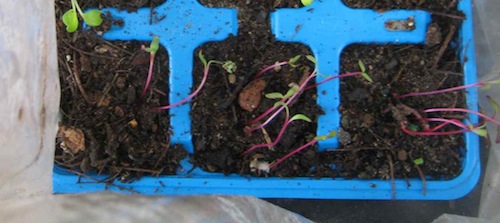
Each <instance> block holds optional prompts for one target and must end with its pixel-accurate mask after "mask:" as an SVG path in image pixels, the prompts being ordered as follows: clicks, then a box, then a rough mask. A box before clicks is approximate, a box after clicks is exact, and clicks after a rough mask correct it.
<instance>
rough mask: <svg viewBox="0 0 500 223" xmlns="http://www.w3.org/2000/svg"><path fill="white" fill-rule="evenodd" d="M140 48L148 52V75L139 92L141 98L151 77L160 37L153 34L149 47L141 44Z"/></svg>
mask: <svg viewBox="0 0 500 223" xmlns="http://www.w3.org/2000/svg"><path fill="white" fill-rule="evenodd" d="M141 48H142V50H144V51H146V52H149V71H148V77H147V79H146V84H145V85H144V90H142V93H141V98H142V97H144V95H145V94H146V91H147V90H148V88H149V84H150V83H151V79H152V77H153V66H154V62H155V55H156V52H157V51H158V49H159V48H160V38H159V37H157V36H155V37H154V38H153V42H151V44H150V45H149V47H146V46H144V45H142V46H141Z"/></svg>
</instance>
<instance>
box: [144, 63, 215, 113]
mask: <svg viewBox="0 0 500 223" xmlns="http://www.w3.org/2000/svg"><path fill="white" fill-rule="evenodd" d="M209 69H210V66H209V65H207V67H206V68H205V70H204V73H203V78H202V79H201V82H200V85H199V86H198V88H196V90H195V91H194V92H193V93H191V94H190V95H188V96H187V97H186V98H184V99H182V100H180V101H179V102H176V103H174V104H171V105H167V106H161V107H156V108H154V109H156V110H166V109H171V108H173V107H176V106H179V105H182V104H184V103H186V102H187V101H189V100H190V99H191V98H193V97H194V96H196V95H197V94H198V92H200V90H201V88H203V85H205V82H206V81H207V77H208V71H209Z"/></svg>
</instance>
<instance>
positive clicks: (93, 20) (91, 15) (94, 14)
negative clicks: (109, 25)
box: [82, 9, 102, 27]
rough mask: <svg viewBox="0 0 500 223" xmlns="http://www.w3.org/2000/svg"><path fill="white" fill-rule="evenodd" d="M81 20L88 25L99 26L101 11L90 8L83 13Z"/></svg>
mask: <svg viewBox="0 0 500 223" xmlns="http://www.w3.org/2000/svg"><path fill="white" fill-rule="evenodd" d="M82 17H83V21H84V22H85V23H86V24H87V25H89V26H94V27H95V26H100V25H101V24H102V17H101V11H99V10H98V9H94V10H90V11H88V12H86V13H85V14H83V16H82Z"/></svg>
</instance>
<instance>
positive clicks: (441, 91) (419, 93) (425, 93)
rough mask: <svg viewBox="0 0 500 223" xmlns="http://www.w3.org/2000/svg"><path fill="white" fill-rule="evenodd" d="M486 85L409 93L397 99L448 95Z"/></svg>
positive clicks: (470, 85) (478, 84) (481, 83)
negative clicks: (452, 92)
mask: <svg viewBox="0 0 500 223" xmlns="http://www.w3.org/2000/svg"><path fill="white" fill-rule="evenodd" d="M484 85H486V83H485V82H478V83H475V84H469V85H464V86H458V87H452V88H447V89H442V90H436V91H425V92H414V93H408V94H403V95H399V96H397V98H398V99H401V98H407V97H415V96H424V95H433V94H441V93H446V92H451V91H458V90H462V89H466V88H471V87H482V86H484Z"/></svg>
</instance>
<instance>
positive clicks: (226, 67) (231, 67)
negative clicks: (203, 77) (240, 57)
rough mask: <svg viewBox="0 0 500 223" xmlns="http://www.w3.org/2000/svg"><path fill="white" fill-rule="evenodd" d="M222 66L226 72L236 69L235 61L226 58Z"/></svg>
mask: <svg viewBox="0 0 500 223" xmlns="http://www.w3.org/2000/svg"><path fill="white" fill-rule="evenodd" d="M222 68H224V70H226V71H227V73H230V74H232V73H234V72H235V71H236V68H237V66H236V63H235V62H233V61H230V60H228V61H225V62H224V64H222Z"/></svg>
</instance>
